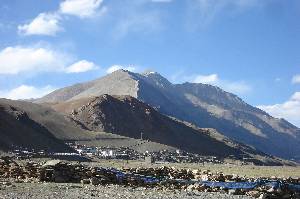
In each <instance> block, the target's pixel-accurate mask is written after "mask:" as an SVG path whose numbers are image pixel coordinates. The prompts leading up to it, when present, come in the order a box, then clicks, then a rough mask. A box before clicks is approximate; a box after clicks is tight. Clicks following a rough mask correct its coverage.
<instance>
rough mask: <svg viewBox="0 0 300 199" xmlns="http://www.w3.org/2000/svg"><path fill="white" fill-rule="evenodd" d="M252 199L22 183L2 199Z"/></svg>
mask: <svg viewBox="0 0 300 199" xmlns="http://www.w3.org/2000/svg"><path fill="white" fill-rule="evenodd" d="M16 198H17V199H33V198H34V199H47V198H49V199H50V198H51V199H61V198H68V199H79V198H80V199H93V198H95V199H96V198H103V199H136V198H141V199H146V198H147V199H150V198H151V199H152V198H153V199H179V198H186V199H200V198H201V199H215V198H219V199H238V198H240V199H251V197H249V196H237V195H228V194H221V193H202V192H187V191H179V190H175V191H174V190H158V189H154V188H147V189H146V188H140V187H139V188H132V187H123V186H118V185H109V186H93V185H81V184H56V183H19V184H12V185H10V186H7V187H5V188H4V187H1V186H0V199H16Z"/></svg>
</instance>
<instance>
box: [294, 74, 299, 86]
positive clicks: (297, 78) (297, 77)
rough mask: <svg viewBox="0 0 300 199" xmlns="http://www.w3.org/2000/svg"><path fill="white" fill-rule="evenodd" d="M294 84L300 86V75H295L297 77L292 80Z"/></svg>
mask: <svg viewBox="0 0 300 199" xmlns="http://www.w3.org/2000/svg"><path fill="white" fill-rule="evenodd" d="M292 83H293V84H299V83H300V75H295V76H294V77H293V78H292Z"/></svg>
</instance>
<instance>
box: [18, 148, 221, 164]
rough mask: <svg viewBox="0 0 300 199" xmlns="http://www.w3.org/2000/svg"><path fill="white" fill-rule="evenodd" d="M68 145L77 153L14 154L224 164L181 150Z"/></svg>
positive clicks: (21, 153) (20, 154) (29, 151)
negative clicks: (149, 150) (150, 150)
mask: <svg viewBox="0 0 300 199" xmlns="http://www.w3.org/2000/svg"><path fill="white" fill-rule="evenodd" d="M67 144H68V145H69V146H70V147H72V148H73V149H74V150H75V152H73V153H49V152H47V151H45V150H34V149H28V148H20V147H16V148H15V149H14V150H13V154H14V155H16V157H19V158H33V157H63V156H64V157H66V156H73V157H75V156H78V157H89V158H99V159H122V160H145V161H147V162H151V163H153V162H156V163H166V162H171V163H214V164H220V163H223V162H222V161H221V160H219V159H218V158H217V157H214V156H200V155H198V154H193V153H188V152H185V151H181V150H176V151H168V150H162V151H158V152H148V151H146V152H145V153H139V152H137V151H135V150H133V149H131V148H128V147H119V148H117V147H95V146H86V145H80V144H76V143H67Z"/></svg>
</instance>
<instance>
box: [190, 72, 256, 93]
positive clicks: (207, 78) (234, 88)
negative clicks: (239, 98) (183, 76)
mask: <svg viewBox="0 0 300 199" xmlns="http://www.w3.org/2000/svg"><path fill="white" fill-rule="evenodd" d="M187 79H188V80H191V81H192V82H193V83H203V84H211V85H213V86H218V87H220V88H222V89H224V90H225V91H228V92H232V93H234V94H245V93H247V92H249V91H251V87H250V86H249V85H248V84H246V83H245V82H242V81H240V82H233V81H228V80H223V79H220V78H219V76H218V74H210V75H197V76H195V77H187Z"/></svg>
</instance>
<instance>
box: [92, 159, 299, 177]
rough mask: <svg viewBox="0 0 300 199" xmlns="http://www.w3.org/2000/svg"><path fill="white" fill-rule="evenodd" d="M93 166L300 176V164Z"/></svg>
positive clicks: (123, 162)
mask: <svg viewBox="0 0 300 199" xmlns="http://www.w3.org/2000/svg"><path fill="white" fill-rule="evenodd" d="M88 164H89V165H93V166H100V167H114V168H126V167H129V168H137V167H143V168H145V167H146V168H147V167H162V166H167V167H175V168H184V169H200V170H210V171H211V172H213V173H217V172H223V173H224V174H226V175H231V174H236V175H239V176H245V177H249V178H259V177H266V178H270V177H277V178H290V177H291V178H300V166H252V165H234V164H197V163H155V164H147V163H145V162H144V161H135V160H132V161H128V162H127V161H126V160H97V161H96V162H92V163H88Z"/></svg>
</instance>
